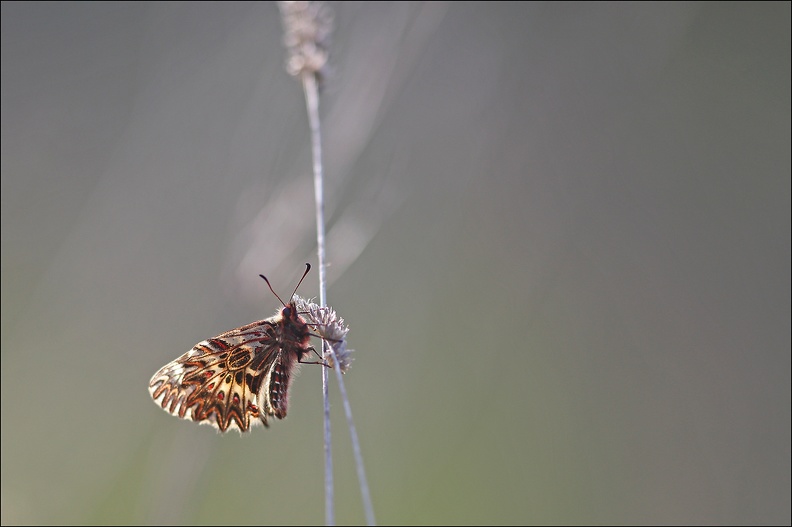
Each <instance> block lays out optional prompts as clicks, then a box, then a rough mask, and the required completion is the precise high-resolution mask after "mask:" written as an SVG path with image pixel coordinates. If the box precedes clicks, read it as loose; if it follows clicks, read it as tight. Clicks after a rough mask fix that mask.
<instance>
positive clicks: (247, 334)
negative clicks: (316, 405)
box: [149, 319, 289, 432]
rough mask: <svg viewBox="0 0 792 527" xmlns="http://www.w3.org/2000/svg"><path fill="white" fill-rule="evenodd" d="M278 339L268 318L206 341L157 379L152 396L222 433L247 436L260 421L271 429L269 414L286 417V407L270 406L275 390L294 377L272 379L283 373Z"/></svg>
mask: <svg viewBox="0 0 792 527" xmlns="http://www.w3.org/2000/svg"><path fill="white" fill-rule="evenodd" d="M277 336H278V335H277V327H276V325H275V324H273V322H272V321H271V320H269V319H268V320H260V321H258V322H253V323H252V324H248V325H247V326H242V327H240V328H237V329H234V330H231V331H228V332H226V333H223V334H221V335H218V336H217V337H214V338H211V339H207V340H204V341H203V342H200V343H198V344H196V345H195V346H194V347H193V348H192V349H191V350H190V351H188V352H187V353H185V354H184V355H182V356H181V357H179V358H178V359H176V360H175V361H173V362H171V363H169V364H167V365H165V366H164V367H163V368H161V369H160V370H159V371H158V372H157V373H155V374H154V376H153V377H152V378H151V381H150V382H149V392H150V393H151V397H152V398H153V399H154V401H155V402H156V403H157V404H159V405H160V406H162V408H163V409H164V410H165V411H167V412H169V413H171V414H173V415H176V416H178V417H181V418H187V419H192V420H193V421H196V422H199V423H208V424H211V425H212V426H215V427H216V428H218V429H219V430H220V431H222V432H225V431H226V430H228V429H229V428H232V429H238V430H240V431H241V432H245V431H247V430H248V429H249V428H250V427H251V426H252V425H255V424H256V423H258V422H261V423H263V424H264V425H265V426H267V415H268V414H269V415H275V416H276V417H279V418H282V416H285V415H286V406H285V404H283V405H281V403H280V402H279V404H277V405H271V404H270V403H269V402H268V401H267V399H269V394H270V393H271V392H272V390H273V389H274V388H273V386H281V383H282V382H283V381H284V380H285V381H287V382H288V380H289V376H288V372H287V375H286V377H285V379H284V378H283V377H282V376H281V377H279V378H277V377H278V375H275V377H276V378H273V375H271V374H272V373H277V372H278V371H282V368H279V367H278V366H277V365H278V363H279V362H282V360H281V355H282V353H281V350H280V346H279V341H278V338H277ZM286 387H287V388H288V384H287V385H286ZM262 388H264V389H262ZM262 399H264V400H262ZM281 400H282V401H284V402H285V400H286V399H285V394H284V396H283V397H282V398H281V399H279V401H281ZM281 408H282V410H281Z"/></svg>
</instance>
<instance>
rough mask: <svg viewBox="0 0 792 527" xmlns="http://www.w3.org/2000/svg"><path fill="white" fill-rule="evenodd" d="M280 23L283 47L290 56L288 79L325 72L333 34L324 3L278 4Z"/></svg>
mask: <svg viewBox="0 0 792 527" xmlns="http://www.w3.org/2000/svg"><path fill="white" fill-rule="evenodd" d="M278 7H279V8H280V12H281V18H282V19H283V44H284V45H285V46H286V49H287V50H288V52H289V55H288V57H287V59H286V71H288V72H289V74H290V75H295V76H298V75H302V74H303V73H313V74H316V75H317V76H319V77H321V76H323V75H324V74H325V73H326V72H325V71H324V70H325V67H326V65H327V47H328V45H329V42H330V33H332V30H333V20H332V12H331V10H330V8H329V7H328V6H327V5H326V4H325V3H324V2H278Z"/></svg>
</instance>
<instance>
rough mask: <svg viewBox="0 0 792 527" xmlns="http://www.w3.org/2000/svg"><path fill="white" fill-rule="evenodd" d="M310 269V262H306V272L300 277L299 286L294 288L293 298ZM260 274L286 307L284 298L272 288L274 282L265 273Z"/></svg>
mask: <svg viewBox="0 0 792 527" xmlns="http://www.w3.org/2000/svg"><path fill="white" fill-rule="evenodd" d="M310 270H311V264H309V263H307V264H305V272H304V273H303V275H302V278H300V281H299V282H297V287H295V288H294V292H293V293H292V296H291V297H292V298H294V293H296V292H297V288H298V287H300V284H301V283H302V281H303V280H305V275H307V274H308V271H310ZM259 276H260V277H261V278H263V279H264V281H265V282H267V285H268V286H269V288H270V291H272V294H273V295H275V297H276V298H277V299H278V300H280V303H281V304H283V306H284V307H286V302H284V301H283V299H282V298H281V297H280V296H278V293H276V292H275V290H274V289H273V288H272V284H271V283H270V281H269V280H267V277H266V276H264V275H263V274H260V275H259ZM289 301H290V302H291V299H289Z"/></svg>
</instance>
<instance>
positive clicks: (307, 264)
mask: <svg viewBox="0 0 792 527" xmlns="http://www.w3.org/2000/svg"><path fill="white" fill-rule="evenodd" d="M310 270H311V264H309V263H306V264H305V272H304V273H303V275H302V278H300V281H299V282H297V287H295V288H294V291H292V296H291V297H292V298H294V294H295V293H296V292H297V289H298V288H299V287H300V284H301V283H302V281H303V280H305V275H307V274H308V271H310ZM289 301H290V302H291V300H289Z"/></svg>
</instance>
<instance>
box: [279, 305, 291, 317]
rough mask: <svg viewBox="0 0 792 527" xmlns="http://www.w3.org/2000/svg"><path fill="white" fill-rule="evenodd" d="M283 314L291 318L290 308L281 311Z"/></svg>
mask: <svg viewBox="0 0 792 527" xmlns="http://www.w3.org/2000/svg"><path fill="white" fill-rule="evenodd" d="M281 314H282V315H283V316H284V317H286V318H289V317H290V316H291V308H290V307H289V306H286V307H284V308H283V311H281Z"/></svg>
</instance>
